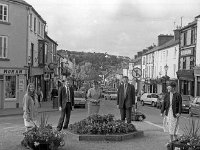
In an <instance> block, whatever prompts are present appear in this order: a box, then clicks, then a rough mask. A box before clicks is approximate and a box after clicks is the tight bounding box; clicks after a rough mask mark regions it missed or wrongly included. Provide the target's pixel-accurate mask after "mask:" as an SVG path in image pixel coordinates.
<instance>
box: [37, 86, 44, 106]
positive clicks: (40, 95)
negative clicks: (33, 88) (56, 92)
mask: <svg viewBox="0 0 200 150" xmlns="http://www.w3.org/2000/svg"><path fill="white" fill-rule="evenodd" d="M37 95H38V102H39V106H40V107H41V102H42V100H43V93H42V90H41V87H40V86H39V87H38V91H37Z"/></svg>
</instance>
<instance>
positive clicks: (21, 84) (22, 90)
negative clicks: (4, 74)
mask: <svg viewBox="0 0 200 150" xmlns="http://www.w3.org/2000/svg"><path fill="white" fill-rule="evenodd" d="M19 91H20V92H24V79H19Z"/></svg>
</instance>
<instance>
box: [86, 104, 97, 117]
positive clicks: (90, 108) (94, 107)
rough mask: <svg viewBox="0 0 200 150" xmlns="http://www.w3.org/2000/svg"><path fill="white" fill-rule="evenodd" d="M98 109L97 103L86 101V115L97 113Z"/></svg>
mask: <svg viewBox="0 0 200 150" xmlns="http://www.w3.org/2000/svg"><path fill="white" fill-rule="evenodd" d="M99 109H100V104H99V103H93V102H88V116H91V115H94V114H98V113H99Z"/></svg>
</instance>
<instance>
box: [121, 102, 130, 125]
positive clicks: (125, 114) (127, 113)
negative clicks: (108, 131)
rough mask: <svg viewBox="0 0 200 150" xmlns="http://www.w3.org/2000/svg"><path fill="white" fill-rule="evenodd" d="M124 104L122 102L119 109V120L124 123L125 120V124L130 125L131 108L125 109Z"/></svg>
mask: <svg viewBox="0 0 200 150" xmlns="http://www.w3.org/2000/svg"><path fill="white" fill-rule="evenodd" d="M125 102H126V100H125ZM125 102H124V106H123V108H121V109H120V114H121V120H122V121H125V118H126V120H127V123H131V112H132V107H128V108H126V105H125Z"/></svg>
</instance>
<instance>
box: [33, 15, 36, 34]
mask: <svg viewBox="0 0 200 150" xmlns="http://www.w3.org/2000/svg"><path fill="white" fill-rule="evenodd" d="M33 23H34V24H33V25H34V26H33V30H34V32H36V18H35V17H34V22H33Z"/></svg>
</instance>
